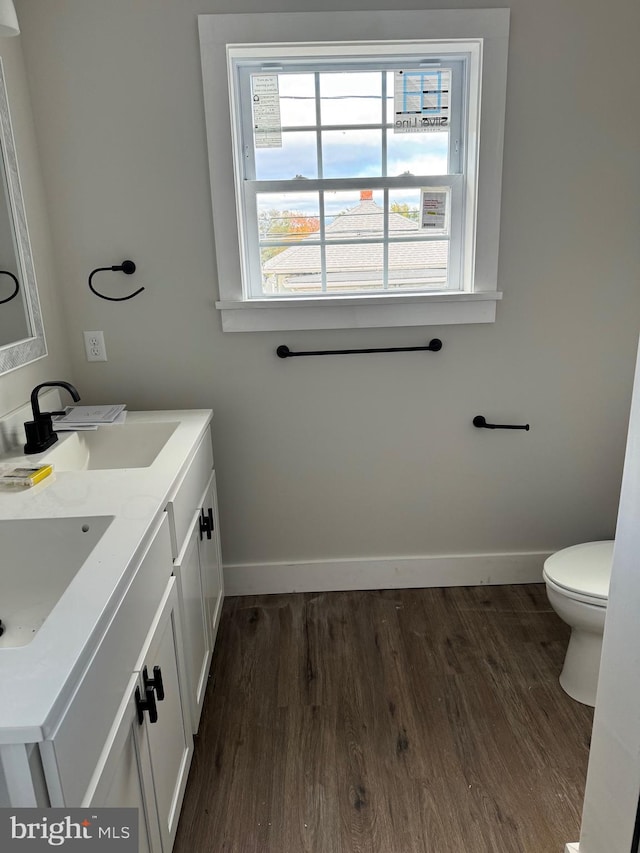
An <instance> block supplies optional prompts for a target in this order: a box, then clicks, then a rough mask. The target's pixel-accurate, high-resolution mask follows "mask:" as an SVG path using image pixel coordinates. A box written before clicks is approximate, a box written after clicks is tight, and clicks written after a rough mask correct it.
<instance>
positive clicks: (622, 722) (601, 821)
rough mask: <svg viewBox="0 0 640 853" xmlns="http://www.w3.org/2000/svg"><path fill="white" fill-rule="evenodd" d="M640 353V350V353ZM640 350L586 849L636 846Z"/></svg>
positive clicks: (590, 852) (601, 852) (583, 838)
mask: <svg viewBox="0 0 640 853" xmlns="http://www.w3.org/2000/svg"><path fill="white" fill-rule="evenodd" d="M639 355H640V354H639ZM639 515H640V357H639V359H638V364H637V367H636V379H635V390H634V394H633V406H632V410H631V423H630V425H629V436H628V440H627V451H626V458H625V464H624V477H623V479H622V494H621V498H620V512H619V515H618V524H617V527H616V544H615V549H614V554H613V568H612V572H611V587H610V590H609V603H608V605H607V621H606V625H605V632H604V641H603V646H602V665H601V671H600V679H599V682H598V698H597V704H596V710H595V715H594V719H593V735H592V738H591V748H590V752H589V771H588V774H587V785H586V791H585V799H584V811H583V816H582V828H581V833H580V853H610V851H617V850H621V851H625V853H626V851H627V850H632V853H633V850H634V849H635V848H632V846H631V841H632V838H633V831H634V822H635V817H636V809H637V808H638V791H639V789H640V760H639V756H640V719H639V718H638V703H639V701H640V651H639V650H638V611H639V609H640V572H639V571H638V568H639V566H640V528H639V527H638V516H639Z"/></svg>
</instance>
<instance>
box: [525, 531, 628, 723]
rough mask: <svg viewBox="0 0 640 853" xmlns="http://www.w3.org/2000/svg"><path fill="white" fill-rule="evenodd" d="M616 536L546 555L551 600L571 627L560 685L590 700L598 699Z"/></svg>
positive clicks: (585, 701) (591, 702) (587, 702)
mask: <svg viewBox="0 0 640 853" xmlns="http://www.w3.org/2000/svg"><path fill="white" fill-rule="evenodd" d="M613 544H614V543H613V541H606V542H585V543H584V544H582V545H573V546H572V547H571V548H564V549H563V550H562V551H557V552H556V553H555V554H552V555H551V556H550V557H549V558H548V559H547V560H545V564H544V570H543V573H542V576H543V578H544V581H545V584H546V586H547V597H548V599H549V603H550V604H551V606H552V607H553V609H554V610H555V611H556V613H557V614H558V616H559V617H560V618H561V619H562V621H563V622H566V623H567V625H569V627H570V628H571V637H570V639H569V645H568V647H567V653H566V655H565V659H564V665H563V667H562V672H561V673H560V685H561V687H562V689H563V690H564V691H565V692H566V693H568V694H569V696H571V697H572V698H573V699H577V701H578V702H582V703H583V704H584V705H591V706H592V707H593V706H594V705H595V704H596V691H597V688H598V673H599V671H600V656H601V653H602V636H603V633H604V620H605V616H606V613H607V600H608V597H609V580H610V578H611V563H612V561H613Z"/></svg>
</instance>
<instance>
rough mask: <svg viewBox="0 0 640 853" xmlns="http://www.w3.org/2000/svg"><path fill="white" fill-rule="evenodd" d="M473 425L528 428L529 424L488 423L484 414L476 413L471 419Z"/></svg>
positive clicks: (479, 426) (497, 427)
mask: <svg viewBox="0 0 640 853" xmlns="http://www.w3.org/2000/svg"><path fill="white" fill-rule="evenodd" d="M473 425H474V427H478V429H526V430H528V429H529V424H522V425H518V426H514V425H513V424H488V423H487V420H486V418H485V416H484V415H476V416H475V418H474V419H473Z"/></svg>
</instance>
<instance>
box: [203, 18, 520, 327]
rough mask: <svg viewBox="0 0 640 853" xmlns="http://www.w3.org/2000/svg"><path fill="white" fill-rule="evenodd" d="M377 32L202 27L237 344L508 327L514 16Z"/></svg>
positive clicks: (213, 161)
mask: <svg viewBox="0 0 640 853" xmlns="http://www.w3.org/2000/svg"><path fill="white" fill-rule="evenodd" d="M373 18H375V19H377V22H375V23H373V29H374V30H376V31H379V30H380V29H381V27H380V23H381V22H382V23H384V24H385V26H384V27H382V29H384V30H385V31H386V30H387V28H388V29H389V30H390V31H391V32H390V36H393V37H390V38H389V39H388V40H383V41H381V40H379V39H374V40H372V39H371V38H369V37H368V36H369V31H370V30H371V29H372V15H365V14H364V13H331V14H330V15H329V14H324V13H298V14H293V15H278V14H273V15H271V14H262V15H204V16H200V37H201V52H202V64H203V81H204V92H205V109H206V117H207V136H208V144H209V157H210V172H211V187H212V200H213V213H214V233H215V238H216V254H217V259H218V272H219V280H220V301H219V302H218V303H217V306H218V308H220V309H221V311H222V317H223V328H224V329H225V330H251V329H300V328H336V327H348V326H351V325H353V326H385V325H387V326H388V325H427V324H439V323H447V322H490V321H492V320H493V319H494V317H495V303H496V300H497V299H499V298H500V296H501V294H499V293H498V291H497V235H498V224H499V223H498V220H499V202H500V172H501V142H502V127H503V118H504V88H505V79H504V77H505V75H504V71H505V65H506V30H507V25H508V11H506V10H490V11H484V12H478V11H469V12H467V11H464V12H462V11H458V12H453V11H452V12H399V13H396V12H394V13H375V15H373ZM463 22H464V26H463ZM394 30H395V31H396V33H394V32H393V31H394ZM398 30H399V31H400V32H402V33H404V34H406V35H408V36H409V35H411V34H413V35H415V33H416V32H421V31H425V32H429V33H430V35H432V37H430V38H428V39H418V40H416V39H415V38H404V39H399V38H398V37H397V31H398ZM474 30H478V31H479V32H480V35H477V34H476V35H473V36H471V35H470V34H469V33H470V32H471V33H472V32H474ZM325 31H327V32H330V33H331V34H332V35H333V34H335V33H336V32H340V33H341V34H342V33H344V35H345V40H344V41H334V40H328V41H325V40H324V37H323V36H324V33H325ZM275 32H277V33H278V34H279V36H280V38H282V39H286V40H282V41H281V40H280V38H279V39H278V42H277V43H274V40H273V33H275ZM310 32H311V33H316V32H317V33H318V40H316V41H309V40H308V34H309V33H310ZM351 33H357V34H358V38H357V39H356V40H353V39H349V38H348V37H349V35H350V34H351ZM456 33H459V35H456ZM496 33H497V34H496ZM305 34H306V35H307V38H303V36H304V35H305ZM445 36H446V37H445ZM481 105H482V109H481Z"/></svg>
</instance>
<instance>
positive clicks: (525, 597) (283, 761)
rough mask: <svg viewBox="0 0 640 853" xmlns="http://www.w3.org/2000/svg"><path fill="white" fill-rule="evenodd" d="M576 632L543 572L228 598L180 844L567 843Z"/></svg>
mask: <svg viewBox="0 0 640 853" xmlns="http://www.w3.org/2000/svg"><path fill="white" fill-rule="evenodd" d="M567 641H568V628H567V627H566V626H565V625H564V624H563V623H562V622H561V621H560V620H559V619H558V617H557V616H556V615H555V613H554V612H553V611H552V610H551V609H550V607H549V605H548V603H547V598H546V594H545V588H544V585H542V584H533V585H526V586H482V587H457V588H449V589H419V590H387V591H382V592H380V591H376V592H332V593H320V594H310V593H305V594H296V595H272V596H255V597H250V598H231V599H227V600H226V601H225V605H224V611H223V615H222V620H221V623H220V631H219V635H218V642H217V646H216V652H215V656H214V661H213V666H212V676H213V678H212V681H211V682H210V685H209V691H208V695H207V699H206V703H205V708H204V712H203V718H202V722H201V726H200V732H199V734H198V736H197V738H196V749H195V756H194V760H193V765H192V768H191V774H190V777H189V784H188V788H187V793H186V797H185V803H184V807H183V812H182V817H181V821H180V826H179V828H178V835H177V839H176V845H175V848H174V850H175V853H207V851H211V853H217V851H232V853H303V851H304V853H306V851H308V853H562V851H563V850H564V847H563V845H564V843H565V842H567V841H577V840H578V837H579V826H580V813H581V808H582V798H583V793H584V782H585V777H586V768H587V759H588V750H589V738H590V733H591V725H592V717H593V712H592V710H591V709H590V708H586V707H585V706H583V705H580V704H578V703H577V702H574V701H573V700H571V699H570V698H569V697H568V696H566V695H565V694H564V693H563V691H562V690H561V688H560V686H559V684H558V678H557V677H558V674H559V672H560V668H561V665H562V660H563V656H564V651H565V648H566V644H567Z"/></svg>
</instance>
